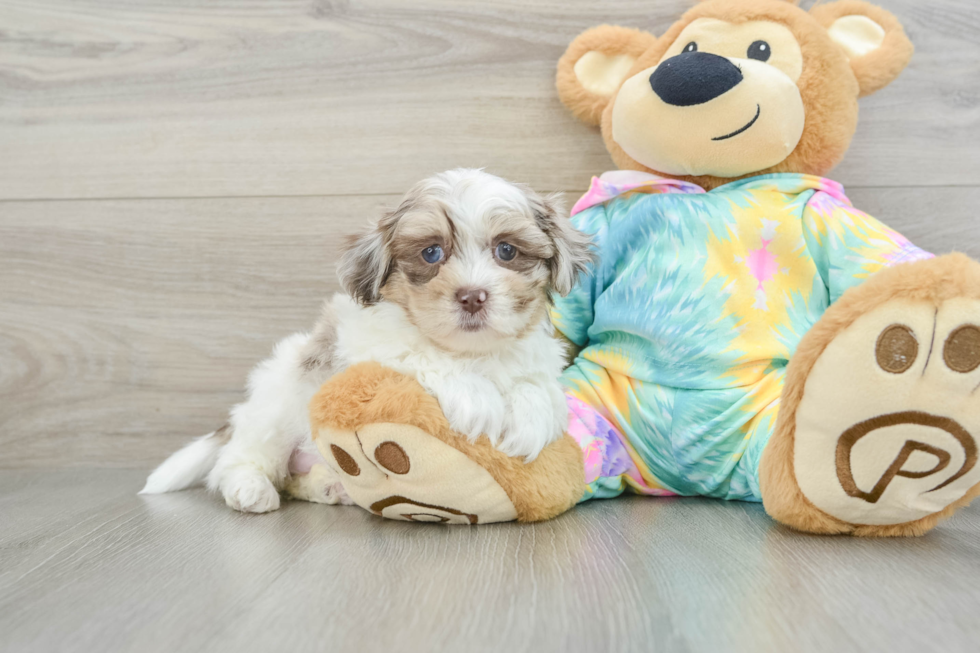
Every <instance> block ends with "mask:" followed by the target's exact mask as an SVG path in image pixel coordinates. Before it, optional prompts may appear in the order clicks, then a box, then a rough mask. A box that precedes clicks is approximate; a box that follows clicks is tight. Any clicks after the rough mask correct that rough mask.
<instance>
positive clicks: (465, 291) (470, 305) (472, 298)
mask: <svg viewBox="0 0 980 653" xmlns="http://www.w3.org/2000/svg"><path fill="white" fill-rule="evenodd" d="M489 296H490V295H489V293H487V291H486V290H484V289H483V288H460V289H459V290H457V291H456V301H458V302H459V305H460V306H462V307H463V310H464V311H466V312H467V313H470V314H473V313H476V312H478V311H479V310H480V309H481V308H483V305H484V304H486V303H487V297H489Z"/></svg>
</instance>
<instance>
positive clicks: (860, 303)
mask: <svg viewBox="0 0 980 653" xmlns="http://www.w3.org/2000/svg"><path fill="white" fill-rule="evenodd" d="M956 297H963V298H970V299H980V263H976V262H975V261H973V260H971V259H970V258H969V257H967V256H964V255H963V254H949V255H946V256H942V257H939V258H937V259H934V260H930V261H920V262H916V263H909V264H906V265H899V266H896V267H894V268H888V269H885V270H882V271H881V272H879V273H877V274H875V275H874V276H873V277H871V278H870V279H868V280H867V281H865V282H864V283H863V284H861V285H859V286H857V287H855V288H852V289H850V290H848V291H847V292H846V293H844V295H843V296H842V297H841V298H840V299H839V300H838V301H837V302H835V303H834V304H833V305H832V306H831V307H830V308H829V309H827V312H826V313H824V315H823V317H822V318H821V319H820V321H819V322H817V323H816V324H815V325H814V326H813V328H811V329H810V331H809V332H808V333H807V334H806V335H805V336H804V337H803V339H802V340H801V341H800V344H799V347H797V350H796V353H795V354H794V355H793V358H792V360H791V361H790V363H789V366H788V367H787V370H786V384H785V386H784V389H783V395H782V399H781V404H780V409H779V418H778V420H777V423H776V430H775V432H774V433H773V435H772V438H770V440H769V443H768V444H767V445H766V449H765V451H764V452H763V455H762V461H761V463H760V465H759V486H760V488H761V490H762V500H763V505H764V506H765V508H766V512H768V513H769V515H771V516H772V517H773V518H774V519H776V520H777V521H779V522H782V523H783V524H786V525H788V526H792V527H793V528H796V529H798V530H801V531H806V532H810V533H825V534H833V533H844V534H851V535H859V536H865V537H888V536H914V535H922V534H923V533H926V532H928V531H929V530H931V529H932V528H933V527H934V526H935V525H936V524H937V523H939V522H940V521H942V520H943V519H946V518H947V517H949V516H951V515H952V514H953V513H954V512H956V511H957V510H958V509H959V508H962V507H964V506H966V505H967V504H969V503H970V501H971V500H972V499H973V498H974V497H976V496H978V495H980V484H978V485H977V486H974V487H973V488H972V489H971V490H970V491H969V492H968V493H967V494H966V496H964V497H963V498H962V499H960V500H959V501H957V502H956V503H953V504H951V505H949V506H947V507H946V509H945V510H943V511H942V512H939V513H936V514H933V515H929V516H928V517H924V518H923V519H919V520H917V521H913V522H908V523H905V524H896V525H892V526H861V525H854V524H849V523H847V522H843V521H841V520H839V519H836V518H834V517H831V516H830V515H827V514H825V513H823V512H821V511H820V510H818V509H817V508H816V507H815V506H813V504H811V503H810V502H809V501H808V500H807V499H806V498H805V497H804V496H803V493H802V492H801V491H800V488H799V486H798V485H797V482H796V476H795V473H794V471H793V443H794V437H795V424H796V409H797V407H798V406H799V404H800V401H801V400H802V398H803V391H804V385H805V383H806V380H807V377H808V376H809V375H810V371H811V370H812V369H813V366H814V364H815V363H816V362H817V359H818V358H820V355H821V354H822V353H823V352H824V349H825V348H826V347H827V345H828V344H830V342H831V341H832V340H833V339H834V338H836V337H837V336H838V335H839V334H840V333H841V332H842V331H844V329H846V328H847V327H849V326H850V325H851V324H853V323H854V321H855V320H856V319H857V318H859V317H860V316H862V315H865V314H867V313H868V312H870V311H873V310H874V309H876V308H878V307H879V306H881V305H882V304H884V303H886V302H889V301H892V300H895V299H900V298H904V299H909V300H915V301H922V302H928V303H931V304H933V305H935V306H937V307H938V306H939V305H940V304H942V303H943V302H945V301H947V300H950V299H953V298H956Z"/></svg>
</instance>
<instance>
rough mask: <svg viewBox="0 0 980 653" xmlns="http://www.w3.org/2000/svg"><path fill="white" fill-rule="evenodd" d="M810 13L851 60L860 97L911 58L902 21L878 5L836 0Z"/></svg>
mask: <svg viewBox="0 0 980 653" xmlns="http://www.w3.org/2000/svg"><path fill="white" fill-rule="evenodd" d="M810 13H811V14H812V15H813V17H814V18H816V19H817V21H818V22H819V23H820V24H821V25H823V26H824V27H826V28H827V33H828V34H830V38H831V40H833V41H834V43H836V44H837V45H838V46H839V47H840V48H841V49H842V50H843V51H844V54H845V55H846V56H847V58H848V60H849V61H850V62H851V70H853V71H854V76H855V77H857V81H858V85H859V86H860V87H861V96H862V97H863V96H865V95H871V94H872V93H874V92H875V91H879V90H881V89H883V88H885V87H886V86H888V85H889V84H891V83H892V82H893V81H894V80H895V78H896V77H898V75H899V74H900V73H901V72H902V71H903V70H905V67H906V66H908V64H909V60H910V59H911V58H912V52H913V51H914V48H913V46H912V42H911V41H909V38H908V36H906V35H905V30H904V29H903V28H902V24H901V23H899V22H898V19H897V18H895V16H893V15H892V14H890V13H889V12H887V11H885V10H884V9H882V8H881V7H877V6H875V5H872V4H869V3H867V2H863V1H862V0H838V2H830V3H827V4H818V5H817V6H816V7H814V8H813V9H812V10H811V11H810Z"/></svg>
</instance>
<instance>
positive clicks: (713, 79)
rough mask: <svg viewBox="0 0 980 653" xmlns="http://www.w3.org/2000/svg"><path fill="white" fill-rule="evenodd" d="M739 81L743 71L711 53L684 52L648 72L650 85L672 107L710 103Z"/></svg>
mask: <svg viewBox="0 0 980 653" xmlns="http://www.w3.org/2000/svg"><path fill="white" fill-rule="evenodd" d="M741 81H742V71H741V70H739V67H738V66H736V65H735V64H733V63H732V62H731V61H729V60H728V59H726V58H725V57H719V56H718V55H717V54H711V53H710V52H684V53H682V54H679V55H677V56H676V57H671V58H670V59H668V60H667V61H665V62H663V63H662V64H660V65H659V66H657V69H656V70H654V71H653V74H652V75H650V87H651V88H652V89H653V92H654V93H656V94H657V95H658V96H659V97H660V99H661V100H663V101H664V102H666V103H667V104H672V105H674V106H675V107H690V106H694V105H695V104H704V103H705V102H710V101H711V100H714V99H715V98H716V97H718V96H719V95H721V94H722V93H726V92H728V91H730V90H732V89H733V88H735V87H736V86H738V84H739V82H741Z"/></svg>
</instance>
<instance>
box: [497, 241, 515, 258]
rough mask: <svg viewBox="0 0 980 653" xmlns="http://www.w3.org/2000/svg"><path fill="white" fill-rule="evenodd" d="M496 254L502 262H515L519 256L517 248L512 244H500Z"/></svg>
mask: <svg viewBox="0 0 980 653" xmlns="http://www.w3.org/2000/svg"><path fill="white" fill-rule="evenodd" d="M495 253H496V255H497V258H499V259H500V260H501V261H513V260H514V257H515V256H517V248H516V247H514V246H513V245H511V244H510V243H500V244H499V245H497V249H496V252H495Z"/></svg>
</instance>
